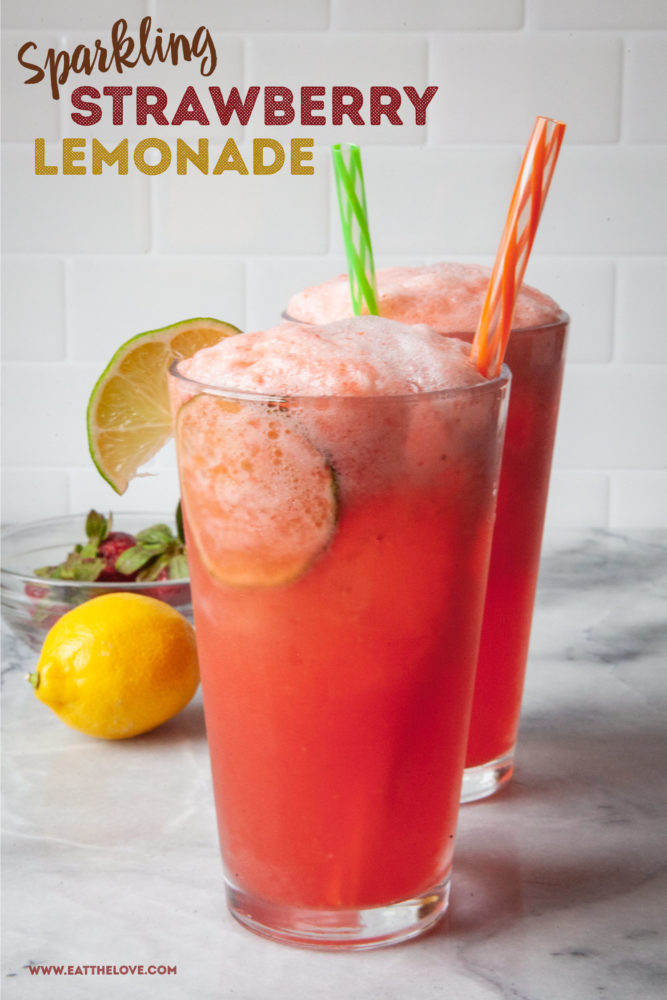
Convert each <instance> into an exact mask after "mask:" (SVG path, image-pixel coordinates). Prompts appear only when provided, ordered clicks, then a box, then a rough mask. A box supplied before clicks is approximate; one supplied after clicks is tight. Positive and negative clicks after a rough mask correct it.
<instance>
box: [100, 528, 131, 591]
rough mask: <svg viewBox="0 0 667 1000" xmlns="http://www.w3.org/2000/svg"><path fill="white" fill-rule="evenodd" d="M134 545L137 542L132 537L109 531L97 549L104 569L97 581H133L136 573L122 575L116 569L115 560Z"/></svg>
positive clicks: (120, 532)
mask: <svg viewBox="0 0 667 1000" xmlns="http://www.w3.org/2000/svg"><path fill="white" fill-rule="evenodd" d="M136 544H137V540H136V538H135V537H134V535H129V534H128V533H127V532H125V531H110V532H109V534H108V535H107V536H106V538H105V539H104V541H102V542H101V543H100V545H98V547H97V555H98V556H99V557H100V558H101V559H103V560H104V569H103V570H102V571H101V573H100V574H99V576H98V577H97V580H98V581H99V582H107V581H113V582H118V581H122V580H134V579H135V577H136V575H137V572H138V571H135V572H134V573H122V572H120V570H118V569H116V560H117V559H118V556H119V555H120V554H121V552H126V551H127V549H132V548H134V546H135V545H136Z"/></svg>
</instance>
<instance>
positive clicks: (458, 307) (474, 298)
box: [287, 262, 568, 801]
mask: <svg viewBox="0 0 667 1000" xmlns="http://www.w3.org/2000/svg"><path fill="white" fill-rule="evenodd" d="M490 273H491V272H490V271H489V270H488V269H486V268H483V267H479V266H477V265H472V264H457V263H451V262H442V263H438V264H433V265H431V266H426V267H421V268H409V267H393V268H386V269H382V270H379V271H377V274H376V279H377V286H378V302H379V310H380V314H381V315H382V316H384V317H388V318H392V319H394V320H400V321H401V322H403V323H428V324H429V325H430V326H431V327H433V328H435V329H436V330H438V331H440V332H441V333H445V334H448V335H452V336H456V337H460V338H463V339H465V340H467V341H471V340H472V337H473V334H474V331H475V328H476V326H477V322H478V320H479V316H480V312H481V308H482V303H483V301H484V296H485V293H486V289H487V287H488V283H489V277H490ZM351 309H352V304H351V301H350V292H349V283H348V280H347V277H346V276H345V275H341V276H339V277H338V278H335V279H333V280H332V281H329V282H326V283H324V284H322V285H318V286H316V287H314V288H309V289H306V290H305V291H303V292H299V293H298V294H296V295H294V296H293V297H292V299H291V300H290V302H289V304H288V307H287V314H288V315H289V316H290V317H291V318H294V319H296V320H299V321H300V322H311V323H323V322H332V321H334V320H337V319H339V318H341V317H343V316H346V315H347V316H349V315H350V312H351ZM567 328H568V317H567V316H566V314H565V313H563V311H562V310H561V309H560V307H559V306H558V305H557V304H556V302H554V300H553V299H551V298H549V296H547V295H545V294H543V293H542V292H539V291H538V290H537V289H534V288H531V287H529V286H526V285H524V286H523V287H522V288H521V291H520V292H519V295H518V296H517V300H516V306H515V311H514V319H513V329H512V335H511V337H510V339H509V346H508V348H507V353H506V355H505V362H506V364H507V366H508V367H509V369H510V371H511V372H512V392H511V396H510V403H509V412H508V416H507V430H506V434H505V445H504V450H503V459H502V470H501V477H500V488H499V496H498V510H497V520H496V528H495V532H494V538H493V548H492V554H491V564H490V568H489V583H488V591H487V598H486V604H485V610H484V622H483V626H482V638H481V645H480V653H479V662H478V667H477V679H476V683H475V695H474V700H473V708H472V715H471V722H470V734H469V741H468V750H467V756H466V773H465V776H464V780H463V798H464V801H472V800H474V799H476V798H480V797H483V796H484V795H488V794H491V793H493V792H494V791H496V790H497V788H499V787H500V786H501V785H502V784H503V783H504V782H505V781H507V780H508V779H509V778H510V776H511V773H512V768H513V761H514V748H515V744H516V739H517V732H518V727H519V717H520V712H521V700H522V696H523V686H524V677H525V670H526V662H527V658H528V646H529V639H530V629H531V622H532V615H533V606H534V602H535V591H536V587H537V576H538V570H539V561H540V550H541V544H542V532H543V527H544V516H545V511H546V502H547V493H548V488H549V476H550V471H551V458H552V453H553V445H554V438H555V434H556V422H557V418H558V406H559V400H560V390H561V382H562V377H563V366H564V361H565V341H566V335H567Z"/></svg>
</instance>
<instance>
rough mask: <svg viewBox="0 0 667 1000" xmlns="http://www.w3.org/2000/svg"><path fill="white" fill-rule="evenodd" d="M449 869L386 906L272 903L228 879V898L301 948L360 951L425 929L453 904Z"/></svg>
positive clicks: (254, 927)
mask: <svg viewBox="0 0 667 1000" xmlns="http://www.w3.org/2000/svg"><path fill="white" fill-rule="evenodd" d="M449 887H450V877H449V875H448V876H447V878H446V879H445V880H444V882H441V883H440V884H439V885H437V886H434V888H433V889H432V890H431V891H430V892H425V893H423V894H422V895H421V896H416V897H414V898H412V899H404V900H401V901H399V902H398V903H390V904H389V905H387V906H376V907H370V908H368V909H349V910H348V909H340V910H335V909H327V910H317V909H310V908H305V907H304V908H302V907H295V906H288V905H281V904H280V903H268V902H266V901H265V900H262V899H256V898H255V897H253V896H251V895H249V894H248V893H246V892H243V891H242V890H241V889H237V888H236V887H235V886H232V885H230V884H229V883H228V884H227V886H226V888H227V904H228V906H229V909H230V911H231V913H232V916H233V917H235V918H236V920H238V921H239V922H240V923H242V924H243V925H244V926H245V927H247V928H249V930H251V931H254V932H255V933H256V934H261V935H262V936H263V937H266V938H270V939H271V940H272V941H280V942H281V943H283V944H291V945H295V946H297V947H300V948H317V949H326V950H335V949H338V950H347V951H361V950H364V949H369V948H385V947H388V946H389V945H392V944H398V943H399V942H401V941H408V940H409V939H410V938H414V937H418V936H419V935H420V934H424V933H426V931H428V930H429V929H430V928H431V927H433V925H434V924H436V923H437V921H438V920H440V919H441V918H442V917H443V916H444V914H445V913H446V911H447V907H448V905H449Z"/></svg>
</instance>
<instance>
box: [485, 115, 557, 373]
mask: <svg viewBox="0 0 667 1000" xmlns="http://www.w3.org/2000/svg"><path fill="white" fill-rule="evenodd" d="M564 133H565V125H564V124H563V122H557V121H554V120H553V119H551V118H541V117H540V118H537V119H536V121H535V126H534V128H533V131H532V133H531V136H530V139H529V140H528V145H527V146H526V151H525V153H524V156H523V162H522V164H521V169H520V171H519V176H518V178H517V182H516V186H515V188H514V194H513V195H512V200H511V202H510V207H509V212H508V213H507V220H506V222H505V228H504V230H503V235H502V238H501V240H500V246H499V247H498V252H497V254H496V260H495V263H494V265H493V271H492V273H491V280H490V281H489V287H488V290H487V293H486V299H485V300H484V305H483V306H482V314H481V317H480V320H479V325H478V327H477V331H476V333H475V337H474V340H473V342H472V350H471V357H472V359H473V361H474V362H475V364H476V366H477V368H478V370H479V371H480V372H481V373H482V374H483V375H488V376H489V377H494V376H495V375H497V374H498V372H499V371H500V368H501V365H502V363H503V358H504V356H505V350H506V348H507V341H508V340H509V336H510V330H511V329H512V316H513V314H514V305H515V303H516V298H517V295H518V293H519V289H520V288H521V282H522V281H523V276H524V273H525V270H526V264H527V263H528V257H529V255H530V251H531V248H532V246H533V241H534V239H535V233H536V232H537V225H538V223H539V221H540V215H541V214H542V208H543V206H544V202H545V201H546V197H547V192H548V190H549V185H550V184H551V178H552V176H553V172H554V168H555V166H556V160H557V159H558V153H559V152H560V147H561V143H562V141H563V135H564Z"/></svg>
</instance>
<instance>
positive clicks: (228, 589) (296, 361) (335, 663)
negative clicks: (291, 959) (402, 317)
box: [170, 317, 507, 948]
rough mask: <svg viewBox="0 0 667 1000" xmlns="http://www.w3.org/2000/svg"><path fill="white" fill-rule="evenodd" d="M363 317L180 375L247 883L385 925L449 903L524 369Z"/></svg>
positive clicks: (228, 784) (189, 496)
mask: <svg viewBox="0 0 667 1000" xmlns="http://www.w3.org/2000/svg"><path fill="white" fill-rule="evenodd" d="M467 354H468V352H467V349H466V348H465V347H464V346H463V345H462V344H460V343H459V342H457V341H454V340H446V339H444V338H442V337H441V336H439V335H438V334H436V333H435V332H434V331H432V330H430V329H429V328H427V327H424V326H414V327H406V326H403V325H401V324H398V323H394V322H392V321H386V320H379V319H377V318H375V317H363V318H359V319H355V320H347V321H344V322H342V323H335V324H331V325H330V326H326V327H303V326H298V325H296V324H282V325H281V326H279V327H276V328H275V329H273V330H269V331H263V332H259V333H256V334H243V335H240V336H238V337H230V338H227V339H226V340H225V341H223V342H222V343H221V344H220V345H217V346H216V347H214V348H209V349H207V350H205V351H202V352H200V353H199V354H198V355H196V356H195V358H194V359H192V360H190V361H187V362H180V363H179V365H178V366H177V370H174V373H173V374H172V376H171V379H170V381H171V393H172V405H173V411H174V425H175V434H176V442H177V451H178V463H179V472H180V477H181V493H182V501H183V509H184V516H185V527H186V534H187V540H188V553H189V563H190V574H191V583H192V593H193V603H194V610H195V625H196V634H197V644H198V651H199V658H200V668H201V676H202V688H203V694H204V708H205V714H206V727H207V734H208V740H209V746H210V754H211V765H212V774H213V784H214V792H215V799H216V808H217V813H218V825H219V832H220V842H221V848H222V856H223V862H224V867H225V877H226V882H227V894H228V902H229V906H230V908H231V910H232V913H233V914H234V916H236V917H237V919H239V920H241V921H242V922H243V923H245V924H246V925H247V926H249V927H251V928H252V929H254V930H256V931H259V932H260V933H263V934H265V935H267V936H269V937H272V938H274V939H278V940H283V941H288V942H292V943H297V944H302V945H315V946H333V947H336V946H337V947H341V946H342V947H348V948H349V947H357V948H361V947H373V946H378V945H380V944H387V943H392V942H394V941H398V940H403V939H405V938H407V937H411V936H414V935H415V934H418V933H421V932H423V931H424V930H425V929H426V928H427V927H428V926H430V925H431V924H432V923H433V922H434V921H435V920H437V919H438V918H439V917H440V916H441V915H442V913H443V912H444V911H445V909H446V906H447V899H448V882H449V876H450V870H451V864H452V855H453V849H454V835H455V830H456V821H457V814H458V806H459V798H460V790H461V780H462V773H463V767H464V759H465V745H466V736H467V730H468V721H469V713H470V706H471V701H472V693H473V679H474V669H475V662H476V659H477V651H478V645H479V633H480V625H481V618H482V610H483V602H484V590H485V583H486V576H487V570H488V561H489V552H490V545H491V536H492V531H493V520H494V508H495V492H496V487H497V476H498V466H499V454H500V448H501V445H502V432H503V424H504V415H505V409H506V394H507V377H506V376H502V377H501V378H499V379H495V380H492V381H486V380H484V379H482V378H481V377H480V376H479V374H478V373H477V372H476V371H475V369H474V367H473V366H472V364H471V363H470V361H469V358H468V356H467Z"/></svg>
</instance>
